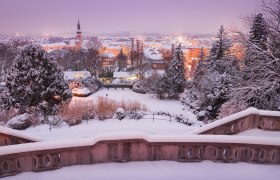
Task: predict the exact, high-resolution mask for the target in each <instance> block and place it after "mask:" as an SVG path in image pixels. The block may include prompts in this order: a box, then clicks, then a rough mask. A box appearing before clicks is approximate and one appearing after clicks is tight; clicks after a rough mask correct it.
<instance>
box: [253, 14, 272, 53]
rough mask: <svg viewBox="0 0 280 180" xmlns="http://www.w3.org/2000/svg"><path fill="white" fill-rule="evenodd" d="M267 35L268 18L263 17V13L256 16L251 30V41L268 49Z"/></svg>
mask: <svg viewBox="0 0 280 180" xmlns="http://www.w3.org/2000/svg"><path fill="white" fill-rule="evenodd" d="M267 37H268V28H267V23H266V20H265V19H264V18H263V15H262V13H259V14H257V15H256V16H255V17H254V20H253V23H252V27H251V30H250V38H249V41H250V42H251V43H253V44H255V45H257V46H258V47H260V48H261V49H263V50H267Z"/></svg>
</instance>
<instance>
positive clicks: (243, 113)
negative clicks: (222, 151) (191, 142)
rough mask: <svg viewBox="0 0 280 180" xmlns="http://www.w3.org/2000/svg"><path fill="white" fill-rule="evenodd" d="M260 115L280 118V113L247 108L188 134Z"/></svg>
mask: <svg viewBox="0 0 280 180" xmlns="http://www.w3.org/2000/svg"><path fill="white" fill-rule="evenodd" d="M253 114H254V115H261V116H272V117H280V111H267V110H259V109H257V108H248V109H246V110H244V111H241V112H238V113H235V114H232V115H230V116H227V117H224V118H222V119H219V120H217V121H215V122H212V123H209V124H207V125H205V126H202V127H200V128H198V129H195V130H193V131H190V132H189V134H200V133H202V132H205V131H208V130H210V129H213V128H216V127H218V126H221V125H223V124H226V123H229V122H232V121H235V120H238V119H239V118H242V117H245V116H249V115H253Z"/></svg>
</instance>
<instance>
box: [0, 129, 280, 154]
mask: <svg viewBox="0 0 280 180" xmlns="http://www.w3.org/2000/svg"><path fill="white" fill-rule="evenodd" d="M123 139H126V140H129V139H143V140H146V141H147V142H154V143H158V142H178V143H181V142H186V143H221V144H226V143H231V144H232V143H235V144H257V145H272V146H280V141H279V140H278V138H266V137H249V136H228V135H187V134H175V135H174V134H171V135H166V134H149V133H145V132H140V131H127V132H110V133H104V134H98V135H96V136H94V137H91V138H72V139H64V140H61V139H60V140H56V141H55V140H54V141H42V142H35V143H27V144H21V145H10V146H4V147H1V148H0V149H1V151H0V156H1V155H7V154H15V153H21V152H31V151H40V150H48V149H61V148H71V147H83V146H91V145H94V144H96V143H97V142H100V141H106V140H123Z"/></svg>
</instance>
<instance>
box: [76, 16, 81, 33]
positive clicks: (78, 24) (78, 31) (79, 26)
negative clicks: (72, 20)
mask: <svg viewBox="0 0 280 180" xmlns="http://www.w3.org/2000/svg"><path fill="white" fill-rule="evenodd" d="M77 34H82V31H81V24H80V19H79V18H78V23H77Z"/></svg>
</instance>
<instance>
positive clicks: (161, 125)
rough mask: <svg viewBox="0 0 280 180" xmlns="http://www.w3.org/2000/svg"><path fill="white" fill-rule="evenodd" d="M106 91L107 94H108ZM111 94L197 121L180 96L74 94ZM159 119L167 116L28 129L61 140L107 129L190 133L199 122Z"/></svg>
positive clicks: (115, 92) (125, 92)
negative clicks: (185, 123)
mask: <svg viewBox="0 0 280 180" xmlns="http://www.w3.org/2000/svg"><path fill="white" fill-rule="evenodd" d="M106 95H107V96H106ZM100 96H101V97H108V98H110V99H113V100H116V101H122V100H125V101H138V102H140V103H141V104H144V105H146V106H147V108H148V109H149V110H150V111H151V112H159V111H164V112H169V113H171V114H172V115H180V114H183V115H184V117H185V118H189V119H190V121H196V117H195V115H194V114H192V113H191V112H187V111H183V105H182V104H181V102H180V101H179V100H177V101H175V100H174V101H172V100H160V99H158V98H156V97H155V95H151V94H138V93H135V92H133V91H131V90H122V89H117V90H115V89H110V90H108V89H101V90H99V91H98V92H96V93H94V94H92V95H91V96H89V97H73V100H72V102H74V101H76V100H82V101H94V100H95V99H97V98H98V97H100ZM155 117H158V118H160V119H166V120H155V121H153V119H152V115H146V116H144V118H150V119H140V120H132V119H123V120H122V121H120V120H116V119H108V120H104V121H99V120H89V121H88V123H86V122H85V121H84V122H83V123H82V124H80V125H76V126H71V127H69V126H67V125H65V126H62V127H57V128H52V129H51V131H50V129H49V126H48V125H39V126H36V127H31V128H28V129H27V130H25V132H28V133H30V134H34V135H37V136H39V137H42V138H43V140H44V141H45V140H47V141H48V140H61V139H69V138H86V137H93V136H95V135H97V134H102V133H108V132H110V133H111V132H120V131H121V132H125V131H131V132H133V131H138V132H139V131H143V132H146V133H149V134H167V135H168V134H183V133H187V132H189V131H191V130H193V129H194V128H198V127H199V126H198V125H197V126H191V127H190V126H186V125H184V124H181V123H177V122H169V121H168V120H167V119H168V118H169V117H160V116H155Z"/></svg>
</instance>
